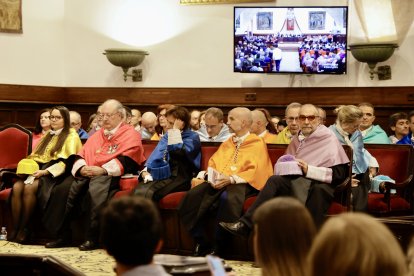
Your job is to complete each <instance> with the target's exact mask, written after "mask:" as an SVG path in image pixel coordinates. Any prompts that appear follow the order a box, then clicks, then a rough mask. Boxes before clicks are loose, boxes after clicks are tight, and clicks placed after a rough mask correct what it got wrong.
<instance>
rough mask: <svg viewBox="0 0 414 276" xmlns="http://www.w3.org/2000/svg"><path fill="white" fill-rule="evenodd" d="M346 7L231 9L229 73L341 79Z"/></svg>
mask: <svg viewBox="0 0 414 276" xmlns="http://www.w3.org/2000/svg"><path fill="white" fill-rule="evenodd" d="M347 20H348V8H347V7H338V6H335V7H316V6H314V7H235V8H234V72H242V73H299V74H300V73H303V74H346V59H347V50H346V48H347Z"/></svg>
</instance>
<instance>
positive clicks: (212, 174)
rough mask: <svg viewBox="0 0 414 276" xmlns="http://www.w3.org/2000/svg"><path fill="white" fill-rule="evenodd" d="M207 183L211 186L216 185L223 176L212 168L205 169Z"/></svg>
mask: <svg viewBox="0 0 414 276" xmlns="http://www.w3.org/2000/svg"><path fill="white" fill-rule="evenodd" d="M207 174H208V176H207V181H208V182H210V183H212V184H213V185H215V184H217V181H218V180H219V179H221V178H223V175H222V174H221V173H220V172H219V171H217V170H216V169H214V168H211V167H208V168H207Z"/></svg>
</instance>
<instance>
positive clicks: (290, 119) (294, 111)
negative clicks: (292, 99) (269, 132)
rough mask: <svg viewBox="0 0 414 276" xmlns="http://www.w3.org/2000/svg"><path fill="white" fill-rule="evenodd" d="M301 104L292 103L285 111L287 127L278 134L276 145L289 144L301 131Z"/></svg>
mask: <svg viewBox="0 0 414 276" xmlns="http://www.w3.org/2000/svg"><path fill="white" fill-rule="evenodd" d="M300 106H301V104H300V103H290V104H289V105H288V106H287V107H286V110H285V120H286V123H287V126H286V127H285V128H284V129H283V130H282V131H281V132H279V133H278V135H277V137H276V141H275V143H276V144H289V143H290V141H291V140H292V137H293V136H294V135H296V134H297V133H298V131H299V124H298V115H299V109H300Z"/></svg>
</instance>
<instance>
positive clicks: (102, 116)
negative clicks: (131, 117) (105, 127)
mask: <svg viewBox="0 0 414 276" xmlns="http://www.w3.org/2000/svg"><path fill="white" fill-rule="evenodd" d="M118 113H119V112H115V113H99V118H102V119H105V118H108V119H109V118H111V117H112V116H114V115H115V114H118Z"/></svg>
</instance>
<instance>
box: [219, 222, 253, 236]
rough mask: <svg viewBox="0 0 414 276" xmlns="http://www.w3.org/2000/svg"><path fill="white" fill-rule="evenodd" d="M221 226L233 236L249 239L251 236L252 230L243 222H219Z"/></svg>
mask: <svg viewBox="0 0 414 276" xmlns="http://www.w3.org/2000/svg"><path fill="white" fill-rule="evenodd" d="M219 225H220V226H221V227H222V228H223V229H225V230H227V231H228V232H230V233H231V234H233V235H236V236H241V237H247V236H249V234H250V228H249V227H248V226H247V225H246V224H244V223H243V222H241V221H238V222H219Z"/></svg>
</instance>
